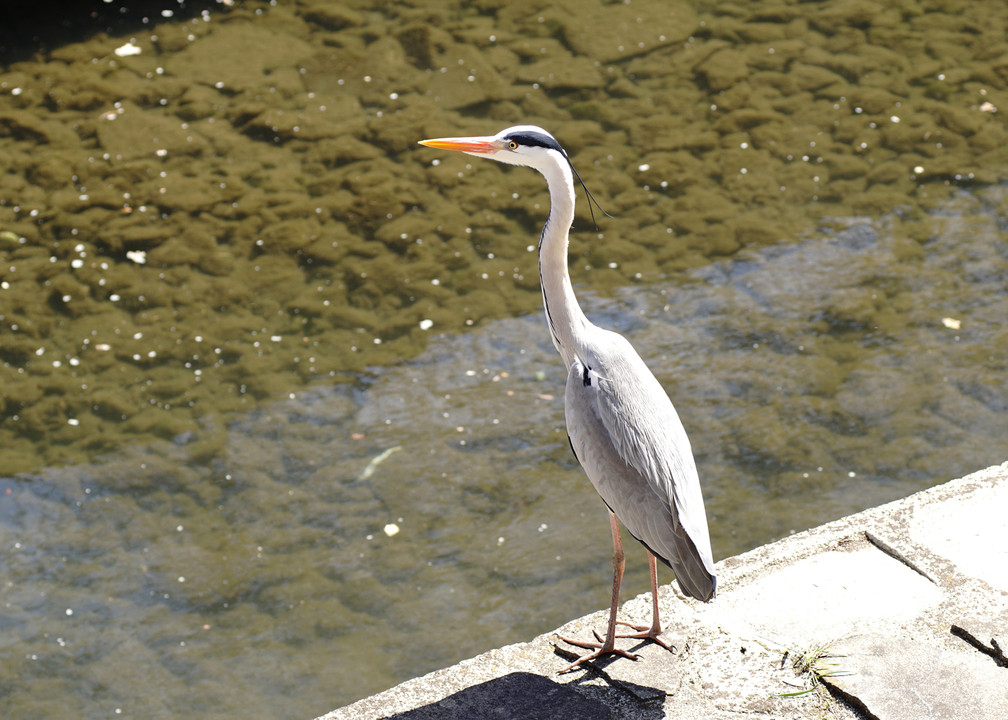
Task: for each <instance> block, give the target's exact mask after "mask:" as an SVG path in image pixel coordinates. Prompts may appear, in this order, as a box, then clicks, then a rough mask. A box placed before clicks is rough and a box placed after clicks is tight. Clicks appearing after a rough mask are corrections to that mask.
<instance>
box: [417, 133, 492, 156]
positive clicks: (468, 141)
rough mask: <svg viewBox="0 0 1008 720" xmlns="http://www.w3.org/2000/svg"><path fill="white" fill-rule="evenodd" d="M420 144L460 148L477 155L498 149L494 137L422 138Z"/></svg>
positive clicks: (441, 148)
mask: <svg viewBox="0 0 1008 720" xmlns="http://www.w3.org/2000/svg"><path fill="white" fill-rule="evenodd" d="M420 144H421V145H426V146H427V147H430V148H435V149H437V150H459V151H461V152H466V153H475V154H477V155H486V154H488V153H492V152H495V151H496V150H497V146H496V145H494V143H493V138H492V137H457V138H434V139H433V140H421V141H420Z"/></svg>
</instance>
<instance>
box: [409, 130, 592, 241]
mask: <svg viewBox="0 0 1008 720" xmlns="http://www.w3.org/2000/svg"><path fill="white" fill-rule="evenodd" d="M420 144H421V145H426V146H427V147H432V148H437V149H439V150H459V151H461V152H464V153H465V154H466V155H473V156H475V157H484V158H490V159H491V160H497V161H499V162H502V163H507V164H508V165H525V166H527V167H530V168H535V169H536V170H538V171H539V172H541V173H542V174H543V175H545V176H546V180H547V181H548V182H549V183H550V188H551V189H550V192H552V188H553V185H554V182H555V181H559V182H558V183H557V184H559V183H566V184H567V186H568V187H569V188H570V193H571V200H572V201H573V193H574V187H573V179H572V178H571V173H573V176H574V177H575V178H577V180H578V182H579V183H581V187H583V188H584V191H585V194H586V195H587V196H588V208H589V210H591V204H592V203H595V206H596V207H598V209H599V210H602V207H601V206H599V204H598V201H596V200H595V198H594V197H593V196H592V194H591V193H590V192H589V191H588V186H586V185H585V184H584V180H582V179H581V176H580V175H578V171H577V170H575V169H574V165H573V164H572V163H571V161H570V158H569V157H567V153H566V152H565V151H564V149H563V148H562V147H560V143H558V142H557V141H556V138H555V137H553V136H552V135H550V134H549V133H548V132H546V131H545V130H543V129H542V128H541V127H536V126H535V125H515V126H514V127H509V128H506V129H504V130H501V131H500V132H499V133H497V134H496V135H487V136H483V137H454V138H436V139H434V140H421V141H420ZM567 168H570V172H568V171H567ZM602 214H603V215H605V216H607V217H611V216H610V215H609V213H607V212H606V211H605V210H602ZM591 215H592V222H593V223H594V222H595V211H594V210H591ZM596 227H597V226H596Z"/></svg>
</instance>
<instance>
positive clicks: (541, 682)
mask: <svg viewBox="0 0 1008 720" xmlns="http://www.w3.org/2000/svg"><path fill="white" fill-rule="evenodd" d="M584 690H587V691H589V692H584V691H579V690H575V689H573V688H572V687H570V686H569V685H564V684H561V683H557V682H554V681H553V680H550V679H549V678H545V677H543V676H542V675H536V674H535V673H528V672H513V673H509V674H507V675H503V676H501V677H498V678H494V679H493V680H488V681H486V682H484V683H480V684H479V685H473V686H471V687H467V688H465V689H464V690H459V691H458V692H457V693H453V694H451V695H449V696H448V697H446V698H444V699H442V700H439V701H437V702H434V703H430V704H429V705H424V706H423V707H418V708H414V709H413V710H408V711H406V712H401V713H396V714H395V715H389V716H387V717H386V720H456V719H458V720H461V719H462V718H480V717H494V718H515V719H516V720H517V719H518V718H521V719H522V720H547V719H550V720H552V719H553V718H559V717H563V718H584V719H586V720H595V719H598V720H603V719H604V718H605V719H608V718H612V717H614V715H613V712H612V710H611V709H610V706H609V705H608V704H607V703H605V702H603V701H602V700H601V699H599V698H598V697H594V695H597V694H598V693H599V692H606V689H605V688H590V689H589V688H585V689H584ZM608 691H609V692H619V691H617V690H615V689H614V688H608ZM654 710H655V712H656V714H655V718H660V717H663V713H662V709H661V706H660V704H659V705H658V706H657V707H655V708H654Z"/></svg>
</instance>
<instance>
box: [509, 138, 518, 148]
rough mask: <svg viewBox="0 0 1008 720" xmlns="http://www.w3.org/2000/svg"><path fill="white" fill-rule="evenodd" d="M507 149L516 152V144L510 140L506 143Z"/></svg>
mask: <svg viewBox="0 0 1008 720" xmlns="http://www.w3.org/2000/svg"><path fill="white" fill-rule="evenodd" d="M508 147H509V148H511V149H512V150H517V149H518V143H516V142H515V141H514V140H512V141H511V142H509V143H508Z"/></svg>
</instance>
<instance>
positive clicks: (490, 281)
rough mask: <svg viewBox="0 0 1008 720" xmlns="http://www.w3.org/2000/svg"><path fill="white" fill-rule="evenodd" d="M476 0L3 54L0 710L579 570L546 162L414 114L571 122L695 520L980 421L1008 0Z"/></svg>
mask: <svg viewBox="0 0 1008 720" xmlns="http://www.w3.org/2000/svg"><path fill="white" fill-rule="evenodd" d="M492 5H493V4H492V3H490V4H488V3H484V4H483V11H484V12H485V13H486V14H485V15H472V14H469V13H471V11H462V10H454V9H447V10H436V11H431V10H418V9H412V8H406V7H396V6H387V7H386V8H384V9H383V10H382V11H380V12H371V11H368V10H367V9H366V8H363V7H362V8H361V9H353V8H352V7H351V6H345V7H344V6H341V7H340V8H338V9H334V6H331V4H326V3H317V4H315V3H303V4H299V5H297V6H285V7H271V6H269V5H265V4H263V5H257V4H246V5H244V6H241V7H238V8H237V9H235V10H232V11H224V10H218V9H216V8H214V11H213V13H211V14H210V15H208V16H203V17H201V16H199V15H197V16H196V17H195V18H194V19H192V20H190V19H189V18H177V19H175V20H174V21H170V20H165V19H159V20H158V21H157V22H156V23H153V22H152V23H148V24H147V25H143V24H141V25H140V26H139V27H140V29H141V30H142V32H141V31H138V30H132V32H133V33H134V34H133V35H132V36H113V37H105V36H101V35H99V36H95V37H94V38H91V39H87V40H82V41H80V42H77V43H71V44H67V45H63V44H60V45H54V46H53V47H51V48H48V49H47V50H46V51H45V52H44V53H42V54H41V55H40V56H39V57H36V58H34V59H31V60H20V61H18V62H12V63H11V64H10V65H9V66H8V67H7V68H5V72H3V73H0V147H2V149H3V150H4V152H5V153H6V155H7V157H9V158H10V163H9V167H10V168H11V171H9V172H8V173H7V174H5V175H3V176H2V177H0V225H2V227H0V231H2V234H0V253H2V262H0V283H2V284H0V328H2V335H0V360H2V363H3V364H2V366H0V373H2V381H3V383H4V385H3V387H4V392H3V406H2V407H0V435H2V438H0V439H2V446H0V477H2V478H4V479H2V480H0V548H3V551H2V553H0V570H2V573H0V574H2V576H3V578H4V582H3V584H2V586H0V626H2V627H3V628H4V630H3V640H2V643H0V678H6V680H0V715H2V716H3V717H32V718H39V717H50V716H52V717H62V716H64V715H65V714H66V711H67V708H74V710H75V711H76V712H77V713H78V714H79V715H80V716H82V717H108V716H113V715H118V716H123V717H130V716H136V717H165V718H172V717H181V716H187V717H188V716H191V715H192V714H193V713H196V714H199V715H200V716H203V717H208V718H212V717H234V716H236V715H239V714H244V715H251V716H268V717H291V718H294V717H310V716H314V715H317V714H321V713H323V712H325V711H326V710H328V709H330V708H332V707H334V706H338V705H342V704H345V703H347V702H350V701H352V700H354V699H356V698H358V697H361V696H364V695H366V694H369V693H371V692H374V691H377V690H380V689H382V688H384V687H387V686H389V685H391V684H394V683H395V682H398V681H400V680H402V679H405V678H408V677H412V676H414V675H416V674H419V673H422V672H425V671H427V670H430V669H434V668H436V667H441V666H443V665H446V664H449V663H451V662H453V661H455V660H458V659H460V658H463V657H467V656H470V655H472V654H475V653H477V652H479V651H481V650H484V649H487V648H489V647H493V646H497V645H500V644H503V643H507V642H514V641H519V640H522V639H526V638H528V637H531V636H532V635H534V634H537V633H539V632H543V631H546V630H549V629H551V628H553V627H555V626H557V625H558V624H560V623H562V622H563V621H565V620H567V619H569V618H570V617H573V616H576V615H579V614H582V613H586V612H589V611H592V610H596V609H600V608H601V607H603V606H604V605H605V603H606V601H607V598H606V596H607V594H608V589H607V586H608V582H609V578H608V577H607V576H608V573H609V564H608V557H609V553H610V549H609V539H608V532H607V530H606V522H605V512H604V507H603V506H602V504H601V503H600V502H599V501H598V499H597V497H596V496H595V494H594V492H593V491H592V490H591V488H590V485H589V484H588V482H587V481H586V479H585V478H584V477H583V474H582V473H581V471H580V470H579V469H578V468H577V466H576V464H575V462H574V460H573V458H572V456H571V454H570V450H569V447H568V444H567V440H566V435H565V433H564V430H563V408H562V387H563V381H564V374H563V372H562V369H561V367H562V366H561V363H560V360H559V358H558V357H557V356H556V354H555V351H554V350H553V349H552V346H551V345H550V344H549V341H548V339H547V334H546V332H545V328H544V326H543V322H542V319H541V315H540V311H539V310H538V305H539V302H540V300H539V296H538V287H537V282H536V274H535V256H534V253H533V252H531V251H530V249H529V246H530V245H533V246H534V242H535V238H536V237H537V233H538V226H539V225H540V224H541V221H542V217H543V214H544V212H545V208H546V198H545V196H544V193H543V188H542V183H541V179H540V178H538V177H537V176H535V174H534V173H532V172H531V171H525V172H522V171H520V170H512V171H502V169H501V168H500V167H497V166H495V165H492V164H490V163H484V164H482V165H481V164H479V163H478V162H477V161H473V163H470V162H469V160H468V159H466V158H463V157H457V158H452V157H444V156H442V155H440V154H438V153H434V152H433V151H429V150H426V149H416V148H415V147H414V145H413V142H414V141H415V140H416V139H419V138H420V137H431V136H436V135H447V134H453V133H456V132H458V133H463V132H469V131H473V132H492V131H495V130H497V129H499V126H500V125H502V124H503V123H508V122H519V121H533V122H538V123H541V124H543V125H545V126H547V127H549V128H550V129H551V130H553V131H554V132H555V133H556V134H557V135H558V136H559V137H560V139H561V142H563V143H565V145H567V146H568V147H569V148H571V151H572V156H573V158H574V161H575V163H577V165H578V167H579V169H580V171H581V173H582V175H583V176H584V177H585V180H586V181H587V182H588V183H589V186H590V187H591V188H592V190H593V193H594V194H595V195H596V196H598V197H599V200H600V201H601V202H602V205H603V207H605V208H606V209H607V210H608V211H609V212H611V213H612V214H613V215H614V216H615V218H613V219H609V218H605V219H602V218H600V222H599V225H600V230H599V231H598V232H595V231H592V232H588V228H590V227H591V225H590V219H589V218H587V217H581V216H580V215H579V218H578V221H577V225H576V228H575V230H576V232H575V234H574V236H573V241H572V243H573V244H572V274H573V275H574V278H575V282H576V283H577V286H578V293H579V297H580V298H581V300H582V303H583V304H584V305H585V307H586V309H587V311H588V313H589V316H590V317H592V318H593V319H594V320H595V321H596V322H597V323H599V324H601V325H603V326H606V327H611V328H614V329H618V330H620V331H621V332H624V333H625V334H627V336H628V337H629V338H630V339H631V340H632V341H633V343H634V344H635V346H636V347H637V348H638V350H639V351H640V352H641V354H642V355H643V356H644V357H645V358H646V359H647V361H648V363H649V364H650V365H651V367H652V368H653V369H654V371H655V373H656V374H657V375H658V377H659V379H661V380H662V382H663V384H664V385H665V386H666V388H667V389H668V390H669V393H670V395H671V396H672V398H673V400H674V401H675V403H676V405H677V408H678V410H679V413H680V415H681V416H682V418H683V421H684V424H685V426H686V428H687V431H688V432H689V434H690V437H691V440H692V443H693V446H694V451H695V453H696V456H697V461H698V467H699V470H700V474H701V480H702V483H703V486H704V494H705V498H706V501H707V511H708V518H709V522H710V526H711V536H712V537H711V539H712V545H713V549H714V555H715V558H716V559H720V558H723V557H726V556H729V555H733V554H736V553H738V552H741V551H743V550H746V549H748V548H751V547H753V546H755V545H758V544H761V543H764V542H767V541H769V540H772V539H774V538H776V537H780V536H781V535H784V534H787V533H788V532H792V531H797V530H801V529H804V528H806V527H809V526H813V525H816V524H818V523H821V522H823V521H826V520H830V519H833V518H836V517H840V516H842V515H845V514H847V513H850V512H853V511H856V510H859V509H861V508H864V507H868V506H872V505H875V504H878V503H880V502H884V501H887V500H891V499H895V498H898V497H902V496H905V495H907V494H909V493H911V492H913V491H915V490H918V489H921V488H923V487H927V486H930V485H933V484H935V483H938V482H942V481H944V480H946V479H949V478H951V477H955V476H959V475H962V474H965V473H967V472H969V471H971V470H974V469H976V468H979V467H983V466H986V465H989V464H992V463H996V462H1001V461H1003V460H1004V459H1005V454H1006V446H1005V445H1006V444H1005V439H1006V438H1008V394H1006V390H1005V388H1006V387H1008V366H1006V361H1005V359H1004V358H1005V357H1008V331H1006V330H1005V328H1004V320H1003V319H1004V317H1006V316H1008V292H1006V289H1005V288H1006V284H1008V244H1006V240H1005V229H1006V222H1008V196H1006V188H1005V187H1004V186H1003V185H1000V184H998V182H997V181H999V180H1001V179H1003V178H1004V177H1005V169H1006V168H1008V163H1006V162H1005V152H1006V151H1005V148H1006V147H1008V143H1005V142H1002V140H1003V139H1004V136H1005V134H1006V132H1005V128H1004V126H1003V123H1002V122H1001V118H1000V115H999V111H998V109H997V108H998V106H1002V107H1003V106H1008V95H1006V94H1005V93H1006V88H1005V77H1004V74H1003V68H1002V65H1001V64H999V63H1000V60H999V58H1000V57H1001V56H1002V55H1003V53H1001V55H999V54H998V53H999V52H1000V51H999V48H1004V46H1005V41H1004V37H1005V35H1004V33H1003V28H1004V22H1005V18H1004V14H1005V13H1006V12H1008V11H1006V9H1005V8H1003V7H1001V6H999V5H996V4H993V5H991V6H985V8H986V11H987V12H988V13H989V16H987V17H983V18H979V17H974V16H973V15H971V13H978V12H980V9H978V8H977V7H975V6H973V5H970V6H968V7H965V8H963V9H962V10H961V11H959V10H957V9H955V8H949V7H947V4H946V6H943V8H944V10H943V11H942V12H947V13H948V14H947V15H945V14H941V13H940V12H939V11H938V10H931V9H929V8H922V7H920V6H914V7H908V8H905V9H903V10H901V11H900V12H899V13H897V16H895V17H894V16H893V14H892V12H891V11H889V10H886V11H885V12H881V11H880V12H879V13H877V14H875V15H871V14H870V16H859V15H857V12H856V11H857V7H855V5H856V4H839V3H829V2H827V3H821V4H816V5H814V6H806V5H795V6H791V5H788V4H786V3H785V4H781V5H778V6H767V5H766V4H759V5H748V4H745V3H741V4H737V5H730V6H721V10H720V13H721V14H719V15H717V16H714V15H712V14H710V13H709V12H708V11H707V10H705V8H703V7H702V6H696V7H695V8H691V7H690V6H688V5H684V4H683V5H674V4H673V5H670V4H668V3H647V2H643V3H636V2H635V3H634V4H633V5H632V6H630V8H631V10H633V13H632V14H631V15H627V14H626V10H625V9H624V8H623V7H622V6H599V8H597V10H596V11H593V12H588V13H585V12H583V10H582V11H581V12H571V11H568V10H566V9H565V7H564V6H563V4H555V5H554V6H551V8H550V9H548V10H542V11H540V10H539V9H538V8H531V9H530V8H522V11H521V12H519V8H520V7H521V6H519V5H515V4H513V3H509V4H507V5H506V6H504V5H501V8H500V9H499V10H494V7H493V6H492ZM579 7H581V8H582V9H583V6H581V5H579ZM858 7H867V6H858ZM526 11H527V12H526ZM669 12H672V13H674V20H675V22H674V23H672V24H669V22H670V21H669V16H668V13H669ZM153 17H157V14H156V13H155V14H153ZM636 18H644V19H646V20H647V21H648V22H636ZM656 28H660V29H659V30H657V31H656ZM999 33H1000V34H999ZM131 37H132V38H133V39H134V40H135V44H136V45H137V46H138V47H140V48H141V53H140V54H139V55H132V56H117V55H115V54H114V53H112V50H113V49H114V48H117V47H121V46H122V45H123V44H124V43H126V42H127V41H129V40H130V39H131ZM586 37H587V38H588V40H586ZM155 38H156V39H155ZM659 38H660V39H659ZM641 43H643V45H641ZM250 47H255V48H257V49H258V50H259V52H258V53H257V54H255V55H250V54H249V52H248V51H247V50H248V48H250ZM634 48H636V49H634ZM894 48H895V50H894ZM981 48H982V49H981ZM771 49H772V50H773V51H774V52H770V50H771ZM896 50H898V52H896ZM899 53H903V55H905V56H906V57H901V56H899ZM914 53H916V55H915V54H914ZM908 58H913V59H912V60H911V59H908ZM458 60H462V62H461V63H460V62H458ZM596 63H598V64H596ZM559 67H563V68H565V70H564V72H562V73H558V72H557V71H556V68H559ZM159 68H160V72H159ZM442 68H443V70H442ZM879 68H885V71H884V72H883V71H881V70H880V69H879ZM939 76H941V77H939ZM470 77H472V78H473V80H470V79H469V78H470ZM218 84H221V86H220V87H218ZM15 89H19V92H16V93H15V92H14V90H15ZM393 95H394V96H395V97H393ZM1002 98H1005V100H1004V101H1002ZM162 101H163V102H162ZM117 103H118V104H117ZM984 103H989V104H990V107H987V106H985V105H984ZM992 108H993V109H992ZM108 113H111V115H108ZM893 118H897V120H893ZM183 124H184V125H185V127H183ZM162 151H163V152H162ZM918 168H920V171H919V172H918ZM743 171H744V172H743ZM127 195H128V197H127ZM583 210H584V208H582V212H583ZM585 215H587V214H586V213H585ZM533 249H534V248H533ZM137 253H139V254H137ZM140 260H142V262H141V261H140ZM423 321H430V322H429V323H428V322H423ZM421 323H422V324H421ZM71 421H73V422H71ZM628 547H629V546H628ZM643 560H644V555H643V553H642V552H639V551H638V550H631V551H630V553H629V560H628V572H627V581H626V584H625V588H626V593H627V594H628V595H630V594H634V593H637V592H642V591H643V590H644V589H645V588H646V583H647V577H646V570H645V568H646V563H644V562H643ZM669 579H670V578H669V577H667V576H666V577H663V580H665V581H668V580H669Z"/></svg>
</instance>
